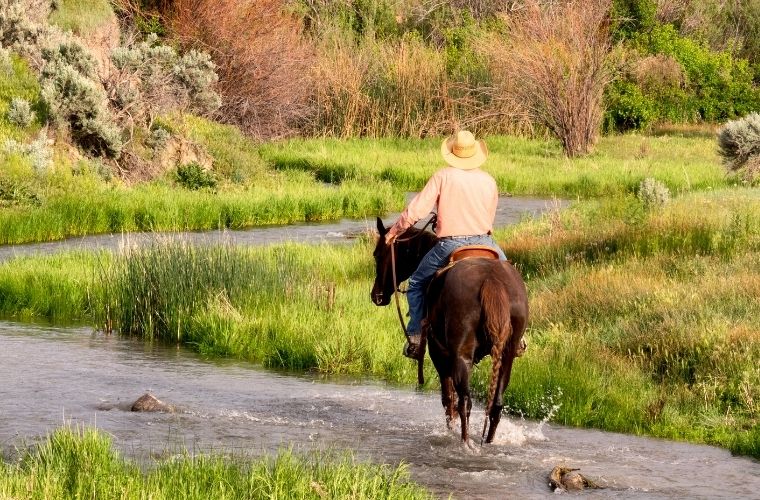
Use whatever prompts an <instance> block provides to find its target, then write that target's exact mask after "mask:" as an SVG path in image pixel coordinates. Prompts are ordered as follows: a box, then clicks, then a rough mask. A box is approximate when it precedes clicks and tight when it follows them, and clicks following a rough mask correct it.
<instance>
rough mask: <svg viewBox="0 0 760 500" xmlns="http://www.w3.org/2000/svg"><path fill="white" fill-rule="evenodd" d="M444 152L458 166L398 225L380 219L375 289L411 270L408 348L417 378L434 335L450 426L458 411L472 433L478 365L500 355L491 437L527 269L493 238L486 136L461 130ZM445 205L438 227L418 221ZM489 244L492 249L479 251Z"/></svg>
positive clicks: (516, 342)
mask: <svg viewBox="0 0 760 500" xmlns="http://www.w3.org/2000/svg"><path fill="white" fill-rule="evenodd" d="M441 152H442V153H443V158H444V159H445V160H446V162H447V163H448V165H449V166H448V167H446V168H443V169H441V170H439V171H438V172H436V173H435V174H434V175H433V177H432V178H431V179H430V180H429V181H428V183H427V184H426V185H425V187H424V189H423V190H422V191H421V192H420V193H419V194H418V195H417V196H416V197H415V198H414V199H413V200H412V201H411V202H410V203H409V206H408V207H407V209H406V210H404V212H403V213H402V214H401V217H400V218H399V220H398V221H397V222H396V223H395V224H394V225H393V227H391V228H386V227H385V226H384V224H383V221H382V220H380V218H379V217H378V219H377V230H378V233H379V235H380V238H379V239H378V240H377V244H376V245H375V250H374V253H373V255H374V258H375V271H376V273H375V274H376V275H375V283H374V285H373V286H372V292H371V297H372V301H373V302H374V303H375V304H376V305H378V306H385V305H388V304H389V303H390V301H391V295H395V292H396V290H397V288H398V283H399V282H401V281H404V280H405V279H407V278H409V289H408V291H407V298H408V301H409V312H410V316H411V319H410V322H409V327H408V328H407V330H406V332H405V333H406V334H407V343H406V346H405V348H404V355H406V356H408V357H410V358H414V359H416V360H417V363H418V364H417V379H418V381H419V382H420V383H422V380H423V376H422V375H423V370H422V363H423V359H424V358H423V357H424V354H425V340H424V339H427V346H428V352H429V353H430V359H431V360H432V361H433V365H434V366H435V369H436V371H437V372H438V376H439V378H440V380H441V403H442V404H443V407H444V409H445V414H446V422H447V424H448V425H449V427H450V426H451V424H452V423H453V421H454V420H455V419H456V418H459V420H460V422H461V427H462V440H463V441H464V442H465V443H467V442H468V434H469V431H468V428H469V419H470V410H471V408H472V397H471V391H470V375H471V372H472V368H473V365H475V364H477V363H478V362H479V361H480V360H481V359H483V358H484V357H485V356H488V355H490V356H491V360H492V365H491V379H490V384H489V388H488V399H487V405H486V420H485V421H484V423H483V433H482V436H481V439H482V440H483V441H485V442H486V443H490V442H492V441H493V439H494V436H495V433H496V428H497V426H498V425H499V420H500V419H501V412H502V409H503V408H504V401H503V394H504V391H505V389H506V388H507V386H508V385H509V379H510V374H511V372H512V365H513V362H514V359H515V357H516V356H519V355H520V354H521V353H522V351H524V350H525V343H524V341H523V340H522V336H523V333H524V332H525V327H526V325H527V322H528V294H527V290H526V288H525V282H524V281H523V279H522V277H521V276H520V273H519V272H518V271H517V269H515V267H514V266H512V265H511V264H510V263H509V262H508V261H507V260H506V257H505V256H504V252H502V250H501V249H500V248H499V247H498V245H496V243H495V242H494V241H493V239H492V238H491V230H492V228H493V221H494V217H495V215H496V204H497V201H498V191H497V189H496V182H495V181H494V180H493V178H492V177H491V176H490V175H488V174H487V173H486V172H484V171H482V170H480V168H479V167H480V166H481V165H482V164H483V162H484V161H485V159H486V157H487V156H488V150H487V149H486V145H485V143H484V142H483V141H476V140H475V137H473V135H472V134H471V133H470V132H467V131H461V132H458V133H457V134H456V135H455V136H454V137H451V138H449V139H447V140H445V141H444V142H443V144H442V146H441ZM436 205H437V213H438V224H437V226H436V229H435V231H436V234H435V235H434V234H432V233H430V232H427V231H424V230H419V229H417V228H415V227H413V224H414V223H415V222H417V221H418V220H419V219H421V218H423V217H424V216H426V215H427V214H428V213H429V212H430V211H431V210H432V209H433V208H434V207H435V206H436ZM465 246H466V247H468V248H467V249H465V248H461V247H465ZM473 246H475V248H473ZM462 252H471V254H470V255H469V256H468V257H470V258H467V257H465V258H463V259H462V260H459V262H457V263H456V265H451V266H450V267H449V266H447V269H446V270H445V272H443V271H442V272H441V273H437V271H438V270H439V269H440V268H441V267H442V266H444V265H446V264H447V263H448V261H449V260H457V258H459V257H461V253H462ZM484 253H485V254H487V255H489V256H491V258H472V257H482V256H483V254H484ZM452 254H453V255H452ZM473 254H474V255H473ZM450 257H451V259H450ZM497 258H498V260H497ZM397 305H398V304H397ZM400 315H401V311H400V308H399V316H400ZM401 323H402V325H403V320H402V321H401ZM489 424H490V425H489ZM486 431H487V433H486Z"/></svg>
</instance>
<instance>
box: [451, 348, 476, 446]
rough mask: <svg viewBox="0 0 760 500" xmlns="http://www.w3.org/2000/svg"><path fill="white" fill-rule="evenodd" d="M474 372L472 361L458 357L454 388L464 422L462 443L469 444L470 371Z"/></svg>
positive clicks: (458, 408)
mask: <svg viewBox="0 0 760 500" xmlns="http://www.w3.org/2000/svg"><path fill="white" fill-rule="evenodd" d="M471 370H472V361H471V360H466V359H464V358H462V357H461V356H457V359H456V362H455V365H454V388H455V389H456V393H457V397H458V399H459V401H458V405H457V411H458V412H459V419H460V420H461V422H462V441H463V442H464V443H467V441H468V439H469V437H470V436H469V427H470V410H471V409H472V399H471V398H470V371H471Z"/></svg>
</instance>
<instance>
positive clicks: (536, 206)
mask: <svg viewBox="0 0 760 500" xmlns="http://www.w3.org/2000/svg"><path fill="white" fill-rule="evenodd" d="M410 196H411V194H410ZM566 205H567V202H566V201H561V200H549V199H545V198H527V197H502V198H500V199H499V205H498V208H497V211H496V219H495V220H494V226H495V227H501V226H506V225H509V224H515V223H516V222H519V221H520V220H521V219H523V218H525V217H529V216H538V215H540V214H541V213H543V212H546V211H547V210H550V209H552V208H554V207H564V206H566ZM397 218H398V214H390V215H388V216H387V217H385V218H384V220H385V222H386V225H390V224H392V223H393V222H395V220H396V219H397ZM425 222H426V220H423V221H420V222H419V223H418V226H422V225H423V224H424V223H425ZM374 230H375V219H374V218H371V219H365V220H350V219H344V220H340V221H337V222H326V223H313V224H294V225H289V226H271V227H257V228H253V229H246V230H240V231H231V230H226V231H188V232H161V233H151V232H146V233H128V234H99V235H92V236H83V237H78V238H69V239H66V240H61V241H51V242H45V243H30V244H25V245H4V246H0V262H2V261H5V260H9V259H12V258H13V257H17V256H23V255H32V254H50V253H54V252H59V251H63V250H99V249H105V250H115V249H118V248H120V247H122V246H124V245H127V246H140V245H146V244H148V245H149V244H151V243H152V242H154V241H156V239H157V238H158V239H161V240H170V239H174V238H176V239H181V240H182V241H186V242H190V243H196V244H213V243H220V242H225V243H232V244H238V245H270V244H276V243H285V242H296V243H321V242H327V243H342V242H348V241H351V240H352V238H354V237H356V236H357V235H359V234H361V233H363V232H366V231H374Z"/></svg>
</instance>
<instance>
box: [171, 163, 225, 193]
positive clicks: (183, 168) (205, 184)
mask: <svg viewBox="0 0 760 500" xmlns="http://www.w3.org/2000/svg"><path fill="white" fill-rule="evenodd" d="M177 182H178V183H179V184H180V185H181V186H182V187H184V188H186V189H193V190H195V189H201V188H211V189H214V188H216V184H217V180H216V176H215V175H214V173H213V172H211V171H208V170H205V169H204V168H203V167H202V166H201V164H200V163H198V162H196V161H192V162H190V163H186V164H184V165H180V166H179V167H177Z"/></svg>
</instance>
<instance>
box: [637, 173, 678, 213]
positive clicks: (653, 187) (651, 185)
mask: <svg viewBox="0 0 760 500" xmlns="http://www.w3.org/2000/svg"><path fill="white" fill-rule="evenodd" d="M636 197H637V198H638V199H639V201H641V203H643V204H644V206H645V207H647V208H656V207H661V206H663V205H665V204H667V203H668V202H669V201H670V189H668V187H667V186H666V185H665V184H663V183H662V182H660V181H658V180H657V179H654V178H652V177H647V178H646V179H644V180H642V181H641V182H640V183H639V188H638V191H637V192H636Z"/></svg>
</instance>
